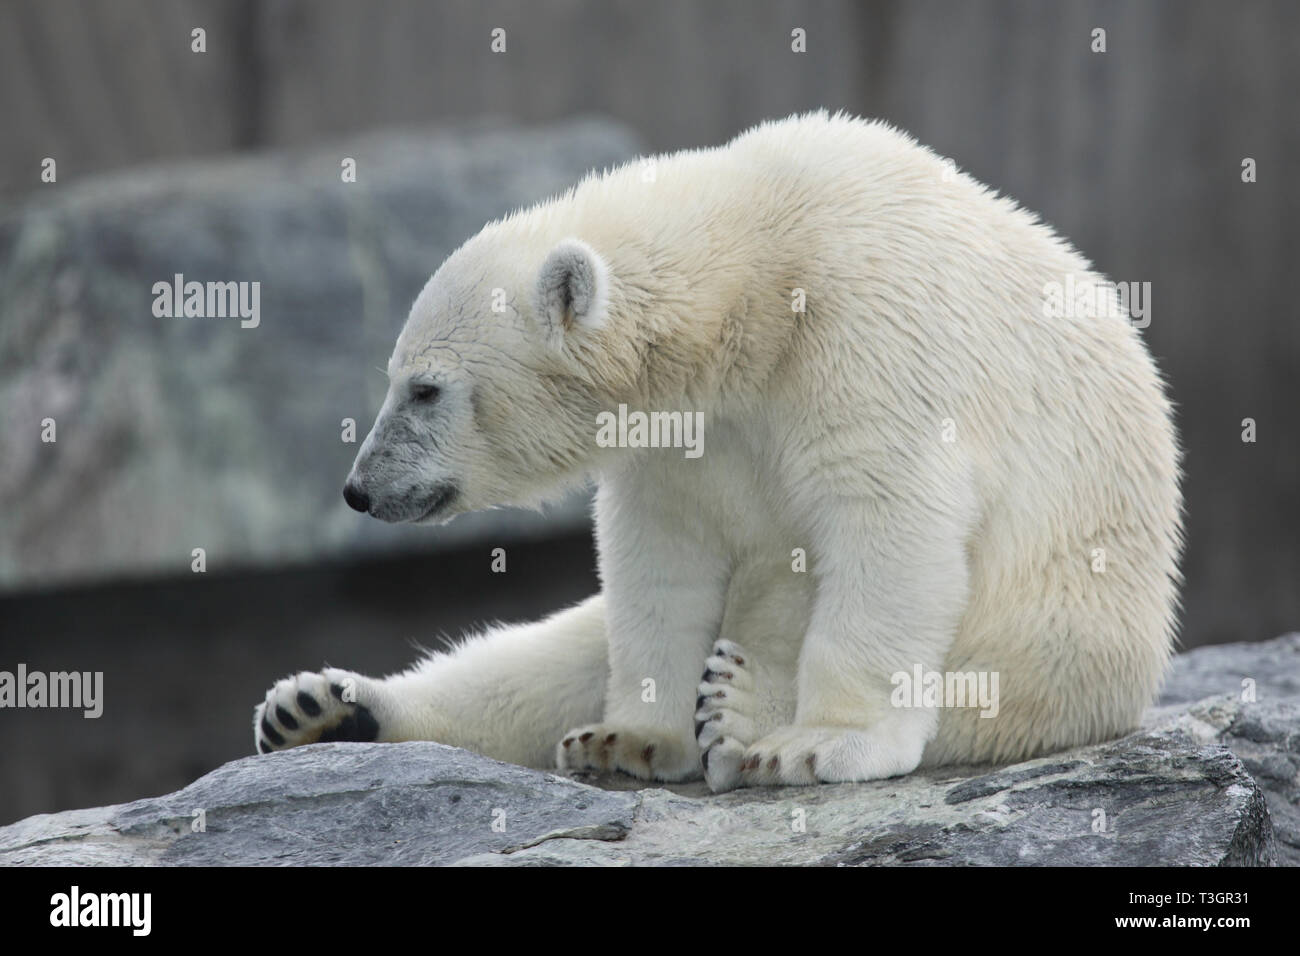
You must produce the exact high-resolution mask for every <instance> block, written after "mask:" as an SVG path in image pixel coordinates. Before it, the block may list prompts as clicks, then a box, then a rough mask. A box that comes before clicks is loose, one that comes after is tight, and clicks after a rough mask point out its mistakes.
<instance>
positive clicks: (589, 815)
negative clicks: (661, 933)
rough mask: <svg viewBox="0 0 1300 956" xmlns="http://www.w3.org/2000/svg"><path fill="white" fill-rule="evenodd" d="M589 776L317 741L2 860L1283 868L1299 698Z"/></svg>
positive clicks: (1254, 655) (1233, 650)
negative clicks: (894, 758)
mask: <svg viewBox="0 0 1300 956" xmlns="http://www.w3.org/2000/svg"><path fill="white" fill-rule="evenodd" d="M1264 661H1271V662H1273V663H1274V664H1276V665H1278V667H1279V668H1280V670H1279V671H1278V672H1277V673H1276V674H1275V676H1280V675H1282V674H1294V673H1295V669H1296V667H1297V666H1298V665H1300V641H1298V640H1297V636H1296V635H1290V636H1288V637H1285V638H1280V639H1278V640H1277V641H1273V642H1269V643H1266V644H1260V645H1249V644H1239V645H1232V646H1230V647H1220V648H1206V649H1203V650H1197V651H1192V652H1190V653H1189V654H1186V655H1183V656H1182V657H1180V658H1179V659H1178V661H1176V663H1175V674H1174V677H1173V678H1172V680H1171V688H1173V691H1172V693H1174V694H1175V695H1177V694H1181V693H1190V692H1191V690H1192V689H1193V688H1194V686H1195V683H1194V682H1195V680H1205V681H1207V682H1208V683H1207V685H1205V686H1209V685H1214V684H1216V683H1217V682H1218V681H1221V680H1224V679H1228V678H1230V677H1233V676H1234V675H1235V674H1237V673H1247V672H1250V671H1254V670H1259V669H1260V664H1261V663H1262V662H1264ZM1197 675H1199V676H1197ZM1277 686H1285V685H1284V684H1282V685H1277ZM1252 774H1253V776H1252ZM1257 781H1258V782H1257ZM593 782H595V783H601V784H608V785H611V786H612V787H613V788H610V786H591V785H589V784H588V783H586V782H582V781H579V780H574V779H566V778H564V777H559V776H556V775H553V774H548V773H542V772H538V771H533V770H526V769H523V768H520V767H515V766H512V765H509V764H503V763H500V762H498V761H495V760H490V759H488V758H485V757H480V756H477V755H475V754H472V753H469V752H467V751H463V750H458V749H455V748H451V747H444V746H442V745H440V744H434V743H407V744H323V745H317V746H313V747H306V748H299V749H296V750H290V751H286V752H283V753H277V754H271V755H268V756H263V757H249V758H246V759H243V760H237V761H234V762H232V763H229V764H227V765H225V766H224V767H221V768H220V769H218V770H216V771H214V772H213V773H210V774H208V775H206V776H204V777H202V778H200V779H199V780H197V781H195V782H194V783H193V784H191V785H190V786H189V787H186V788H185V789H183V790H180V791H178V792H176V793H173V794H170V795H168V796H165V797H159V798H153V799H146V800H138V801H135V802H133V803H129V804H123V805H119V806H114V807H103V808H99V809H93V810H77V811H70V812H66V813H59V814H50V815H41V816H35V817H30V818H28V819H26V820H23V821H20V822H18V823H16V824H13V825H12V826H8V827H4V828H0V865H55V864H175V865H208V864H244V865H249V864H307V865H319V864H352V865H367V864H395V865H407V864H440V865H448V864H459V865H495V866H502V865H504V866H540V865H555V864H584V865H627V864H637V865H682V864H709V865H726V864H755V863H761V864H805V865H809V864H811V865H840V864H843V865H860V864H894V865H1065V866H1092V865H1193V866H1212V865H1241V866H1257V865H1272V864H1275V863H1279V862H1280V863H1287V864H1295V863H1297V862H1300V852H1298V851H1300V844H1298V843H1297V839H1296V837H1297V832H1298V831H1297V804H1298V803H1300V698H1297V697H1294V696H1270V695H1267V694H1265V695H1261V696H1260V699H1258V700H1256V701H1251V702H1248V701H1243V700H1241V699H1240V697H1239V696H1228V695H1222V696H1218V697H1210V698H1208V699H1204V700H1201V701H1199V702H1197V703H1194V704H1190V705H1187V704H1171V705H1166V706H1162V707H1159V708H1155V709H1153V711H1152V712H1151V714H1150V715H1149V716H1148V719H1147V721H1146V722H1145V723H1144V726H1143V727H1142V729H1140V730H1139V731H1137V732H1135V733H1133V734H1131V735H1129V736H1127V737H1125V738H1123V739H1121V740H1117V741H1112V742H1110V743H1107V744H1102V745H1098V746H1094V747H1086V748H1080V749H1077V750H1073V751H1069V752H1067V753H1061V754H1055V755H1052V756H1050V757H1045V758H1042V759H1038V760H1031V761H1027V762H1024V763H1020V764H1016V765H1013V766H1008V767H1001V768H984V769H979V768H974V769H972V768H944V769H943V770H941V771H937V772H928V773H918V774H913V775H911V776H908V777H904V778H899V779H895V780H884V781H877V782H873V783H867V784H841V785H835V786H821V787H809V788H784V789H756V790H740V791H735V792H733V793H728V794H722V795H716V796H715V795H709V794H707V793H706V792H704V790H703V788H702V785H699V784H689V785H684V786H680V787H673V788H672V789H671V790H670V789H664V788H647V789H640V790H635V789H630V786H634V785H635V784H633V783H632V782H630V781H628V780H626V779H619V780H605V781H601V780H596V781H593ZM1266 801H1267V804H1268V805H1269V806H1271V810H1272V821H1270V812H1269V806H1266ZM200 811H201V820H202V823H203V825H204V827H203V829H202V831H201V832H199V831H197V830H196V826H197V823H196V821H197V820H198V819H200V818H199V817H196V813H199V812H200ZM1274 824H1276V826H1275V825H1274ZM1275 830H1276V837H1275Z"/></svg>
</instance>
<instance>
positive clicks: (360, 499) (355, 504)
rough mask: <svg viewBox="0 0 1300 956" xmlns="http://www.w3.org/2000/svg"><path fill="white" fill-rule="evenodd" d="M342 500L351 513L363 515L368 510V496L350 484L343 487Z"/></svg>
mask: <svg viewBox="0 0 1300 956" xmlns="http://www.w3.org/2000/svg"><path fill="white" fill-rule="evenodd" d="M343 500H344V501H346V502H347V503H348V507H349V508H351V509H352V510H353V511H360V512H361V513H362V514H365V513H366V512H367V511H369V510H370V496H369V495H367V494H366V493H365V492H364V491H362V490H361V489H360V488H358V487H357V486H356V485H354V484H352V483H350V482H349V483H348V484H346V485H344V486H343Z"/></svg>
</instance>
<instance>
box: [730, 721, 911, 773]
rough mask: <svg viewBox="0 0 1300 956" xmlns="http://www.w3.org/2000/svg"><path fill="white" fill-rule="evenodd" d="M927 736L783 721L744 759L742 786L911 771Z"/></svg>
mask: <svg viewBox="0 0 1300 956" xmlns="http://www.w3.org/2000/svg"><path fill="white" fill-rule="evenodd" d="M924 744H925V741H924V739H923V738H920V737H916V738H914V739H913V738H909V737H906V736H903V735H899V736H895V735H893V734H892V733H889V732H888V731H887V730H886V729H884V728H872V729H870V730H854V729H849V728H842V727H782V728H781V729H780V730H775V731H773V732H772V733H770V734H768V735H767V736H766V737H763V738H762V739H761V740H759V741H758V743H756V744H754V745H752V746H751V747H749V748H748V749H747V750H746V751H745V753H744V756H743V757H742V758H741V761H740V785H741V786H742V787H755V786H782V785H792V784H793V785H798V784H809V783H852V782H858V781H864V780H881V779H883V778H885V777H898V776H902V775H903V774H907V773H911V772H912V771H913V770H915V769H916V768H917V767H918V766H919V765H920V763H921V752H922V750H923V749H924Z"/></svg>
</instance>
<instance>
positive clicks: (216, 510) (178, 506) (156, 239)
mask: <svg viewBox="0 0 1300 956" xmlns="http://www.w3.org/2000/svg"><path fill="white" fill-rule="evenodd" d="M635 151H636V142H635V140H634V138H633V136H632V134H631V133H630V132H628V131H627V130H625V129H623V128H621V127H618V126H615V125H612V124H609V123H605V122H599V121H595V120H585V121H570V122H566V123H561V124H557V125H555V126H551V127H545V128H539V129H515V128H509V127H503V126H491V125H476V126H468V127H464V128H461V129H450V130H444V131H441V132H436V133H423V134H415V133H404V134H396V133H387V134H373V135H367V136H362V137H356V138H354V139H351V140H348V141H347V142H344V143H340V144H339V145H338V146H337V147H336V148H333V149H329V148H321V149H315V150H312V151H311V152H306V153H271V154H264V155H257V156H251V157H246V158H238V159H229V160H223V161H218V162H208V163H202V164H190V165H176V166H167V167H159V168H156V169H142V170H138V171H133V172H130V173H125V174H120V175H112V176H103V177H99V178H95V179H90V180H86V181H84V182H82V183H81V184H78V185H71V186H62V185H58V186H48V187H46V188H45V189H42V190H40V191H39V192H38V193H37V194H36V197H35V198H33V199H31V200H30V201H28V202H26V203H25V204H23V205H21V206H19V207H17V208H11V209H9V210H0V263H2V264H3V266H2V267H0V495H2V496H3V497H4V499H5V500H7V501H22V502H23V507H22V508H18V509H14V508H7V509H3V511H0V590H11V589H16V588H19V587H35V586H44V585H48V584H52V583H61V582H66V581H74V580H78V579H85V578H89V577H100V576H103V575H105V574H107V575H111V576H120V575H122V574H137V573H144V572H155V573H156V572H161V573H168V572H171V573H187V572H188V571H189V567H190V561H191V557H190V554H191V550H192V549H193V548H196V547H202V548H204V549H205V551H206V556H207V565H208V569H209V570H215V569H219V568H231V567H258V566H266V565H275V564H280V563H284V562H291V561H299V560H307V559H316V558H322V557H340V556H345V555H350V554H352V553H355V552H358V551H372V552H373V551H379V550H393V549H401V548H404V547H405V548H409V547H412V546H414V543H415V542H419V543H421V544H426V545H428V546H432V544H433V538H434V536H432V535H429V533H428V529H423V532H424V533H423V534H421V529H416V528H386V527H384V526H383V525H382V524H381V523H379V522H376V521H366V520H365V519H363V518H362V517H361V516H359V515H355V514H352V513H351V512H349V511H348V509H347V508H346V506H345V505H344V504H343V501H342V497H341V488H342V481H343V478H344V477H345V476H346V473H347V469H348V466H349V465H350V464H351V461H352V458H353V456H354V455H355V453H356V449H357V445H356V444H348V443H345V442H344V441H343V440H342V432H343V427H342V424H341V423H342V421H343V420H344V419H345V418H351V419H353V420H355V422H356V430H357V435H356V440H357V441H358V442H359V441H360V440H361V439H362V438H364V436H365V433H366V430H367V429H368V428H369V427H370V422H371V419H372V418H373V415H374V413H375V411H376V410H377V409H378V407H379V404H380V402H381V400H382V397H383V392H384V388H385V384H386V380H385V377H384V375H383V374H382V367H383V365H384V364H385V362H386V360H387V358H388V355H389V354H390V352H391V351H392V345H393V341H394V340H395V338H396V335H397V331H398V329H399V328H400V327H401V324H402V322H403V321H404V320H405V318H406V313H407V310H408V308H409V307H410V304H411V302H412V301H413V300H414V298H415V295H416V294H417V293H418V292H419V290H420V288H421V287H422V286H423V285H424V283H425V282H426V281H427V280H428V278H429V276H430V275H431V274H432V273H433V271H434V270H435V269H436V268H437V267H438V265H439V264H440V263H441V262H442V260H443V259H444V258H445V257H446V256H447V255H448V254H449V253H450V252H452V251H453V250H454V249H455V248H456V247H457V246H458V245H459V244H460V243H461V242H463V241H464V240H465V239H467V238H468V237H470V236H471V235H473V234H474V233H475V232H477V231H478V230H479V229H480V228H481V227H482V226H483V224H484V223H485V222H487V221H489V220H491V219H494V218H496V217H498V216H500V215H502V214H504V213H507V212H509V211H510V210H512V209H514V208H517V207H519V206H521V205H527V204H529V203H532V202H535V201H537V200H540V199H544V198H546V197H547V196H549V195H552V194H554V193H555V192H558V191H560V190H562V189H565V188H567V187H568V186H570V185H572V184H573V183H574V182H576V181H577V180H578V179H579V178H581V177H582V176H583V175H584V174H586V173H587V172H588V171H590V170H591V169H593V168H601V167H604V166H607V165H613V164H615V163H617V162H620V161H622V160H624V159H626V158H628V157H629V156H631V155H632V154H633V153H634V152H635ZM345 157H347V158H351V159H354V160H355V161H356V182H350V183H345V182H343V181H342V178H341V173H342V166H341V164H342V162H343V160H344V158H345ZM178 273H179V274H181V275H183V276H184V278H185V281H187V282H188V281H197V282H203V283H207V282H246V283H253V282H256V283H259V286H258V288H259V298H260V302H259V319H260V322H259V324H258V325H257V327H255V328H242V327H241V323H240V319H239V318H237V317H235V318H196V317H190V318H164V317H157V316H155V315H154V309H153V306H154V299H155V297H154V292H153V286H154V283H156V282H169V283H170V282H172V281H173V276H175V275H176V274H178ZM248 288H249V289H250V290H251V288H252V287H251V285H250V286H249V287H248ZM377 369H378V370H377ZM45 419H53V420H54V422H55V424H56V429H57V431H56V437H57V441H55V442H52V443H51V442H44V441H42V440H41V439H42V428H43V426H42V422H43V421H44V420H45ZM565 519H567V520H568V521H569V522H571V523H573V524H575V525H576V524H578V523H580V522H582V521H584V520H585V519H584V514H583V508H582V506H581V504H580V503H579V504H574V505H572V506H571V507H570V508H569V509H568V510H567V511H565V512H564V513H563V514H562V515H561V521H562V522H563V521H564V520H565ZM542 526H543V522H542V520H541V519H539V518H538V517H537V516H535V515H530V514H524V513H518V512H508V513H498V514H495V515H494V514H490V513H489V514H485V515H476V516H469V517H467V518H465V519H462V520H461V521H457V522H456V523H455V525H453V526H451V527H449V528H447V529H444V531H443V532H442V533H440V534H438V535H437V536H436V538H437V542H438V543H439V544H446V543H449V542H455V541H464V540H465V539H466V538H472V537H476V536H480V535H482V534H484V533H485V531H489V530H490V532H491V533H492V534H493V535H494V536H495V540H498V541H500V540H505V539H508V538H511V537H518V536H520V535H528V534H532V533H537V531H538V529H540V528H541V527H542ZM552 530H553V529H552Z"/></svg>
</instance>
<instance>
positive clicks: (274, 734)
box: [262, 714, 284, 747]
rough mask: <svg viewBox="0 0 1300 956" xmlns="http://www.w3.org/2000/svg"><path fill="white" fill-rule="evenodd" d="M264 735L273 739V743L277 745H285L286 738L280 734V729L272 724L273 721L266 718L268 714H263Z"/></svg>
mask: <svg viewBox="0 0 1300 956" xmlns="http://www.w3.org/2000/svg"><path fill="white" fill-rule="evenodd" d="M262 736H264V737H265V738H266V739H267V740H269V741H271V743H273V744H275V745H276V746H277V747H283V746H284V738H283V737H281V736H280V732H279V731H278V730H276V729H275V728H274V727H272V726H271V722H270V721H269V720H267V719H266V714H263V715H262Z"/></svg>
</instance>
